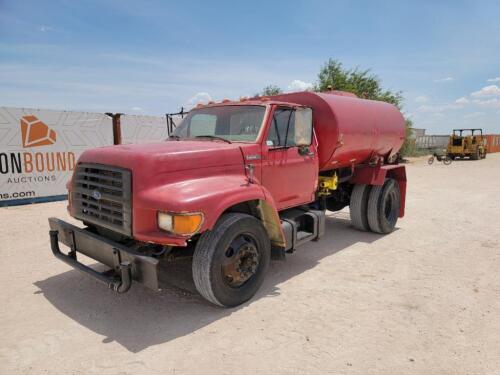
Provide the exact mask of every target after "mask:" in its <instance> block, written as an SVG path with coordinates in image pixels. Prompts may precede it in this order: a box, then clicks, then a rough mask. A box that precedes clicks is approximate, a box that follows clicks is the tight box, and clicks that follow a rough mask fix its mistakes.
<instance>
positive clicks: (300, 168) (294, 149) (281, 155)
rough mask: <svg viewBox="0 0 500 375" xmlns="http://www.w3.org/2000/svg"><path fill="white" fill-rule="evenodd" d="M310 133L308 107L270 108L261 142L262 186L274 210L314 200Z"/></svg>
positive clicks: (313, 153)
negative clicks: (267, 122) (270, 111)
mask: <svg viewBox="0 0 500 375" xmlns="http://www.w3.org/2000/svg"><path fill="white" fill-rule="evenodd" d="M312 134H313V130H312V110H311V109H310V108H306V107H296V108H292V107H284V106H276V107H275V108H273V113H272V115H271V120H270V122H269V126H268V129H267V134H266V137H265V139H264V142H263V145H262V156H263V157H262V185H263V186H264V187H266V188H267V190H268V191H269V192H270V193H271V195H272V197H273V199H274V201H275V204H276V205H277V208H278V210H282V209H285V208H288V207H294V206H298V205H301V204H305V203H309V202H312V201H313V200H314V199H315V192H316V189H317V186H318V155H317V152H316V151H317V150H316V145H315V144H314V142H313V141H312V138H313V137H312Z"/></svg>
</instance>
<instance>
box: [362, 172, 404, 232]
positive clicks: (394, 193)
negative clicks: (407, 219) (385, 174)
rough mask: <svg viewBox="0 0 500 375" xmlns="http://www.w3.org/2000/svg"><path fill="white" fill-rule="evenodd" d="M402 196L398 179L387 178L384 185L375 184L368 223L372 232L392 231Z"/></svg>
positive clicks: (371, 196)
mask: <svg viewBox="0 0 500 375" xmlns="http://www.w3.org/2000/svg"><path fill="white" fill-rule="evenodd" d="M400 206H401V196H400V192H399V185H398V183H397V181H396V180H394V179H392V178H387V179H386V180H385V182H384V184H383V185H375V186H373V187H372V189H371V192H370V198H369V199H368V215H367V216H368V224H369V226H370V229H371V230H372V232H375V233H382V234H385V233H390V232H392V231H393V229H394V227H395V226H396V223H397V221H398V217H399V209H400Z"/></svg>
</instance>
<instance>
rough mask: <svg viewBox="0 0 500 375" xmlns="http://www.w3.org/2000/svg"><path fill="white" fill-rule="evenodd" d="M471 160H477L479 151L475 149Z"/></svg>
mask: <svg viewBox="0 0 500 375" xmlns="http://www.w3.org/2000/svg"><path fill="white" fill-rule="evenodd" d="M471 159H472V160H479V149H478V148H476V150H475V151H474V152H473V153H472V155H471Z"/></svg>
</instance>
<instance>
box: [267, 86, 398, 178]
mask: <svg viewBox="0 0 500 375" xmlns="http://www.w3.org/2000/svg"><path fill="white" fill-rule="evenodd" d="M272 98H273V99H276V100H280V101H285V102H291V103H297V104H302V105H305V106H308V107H311V108H312V109H313V113H314V115H313V116H314V118H313V121H314V129H315V132H316V137H317V138H318V154H319V168H320V171H326V170H329V169H334V168H340V167H346V166H350V165H352V164H353V163H354V164H363V163H366V162H368V161H370V159H372V158H374V157H384V158H393V157H394V156H395V154H396V153H397V152H398V151H399V149H400V148H401V146H402V145H403V142H404V139H405V120H404V118H403V116H402V114H401V112H400V111H399V110H398V109H397V108H396V107H395V106H393V105H392V104H388V103H385V102H381V101H375V100H366V99H360V98H358V97H356V96H355V95H354V94H350V93H345V92H340V91H332V92H323V93H316V92H297V93H291V94H283V95H276V96H273V97H272Z"/></svg>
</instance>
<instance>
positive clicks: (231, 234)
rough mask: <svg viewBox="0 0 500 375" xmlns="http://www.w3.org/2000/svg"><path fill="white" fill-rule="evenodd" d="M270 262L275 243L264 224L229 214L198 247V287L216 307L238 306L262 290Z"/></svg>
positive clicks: (195, 264)
mask: <svg viewBox="0 0 500 375" xmlns="http://www.w3.org/2000/svg"><path fill="white" fill-rule="evenodd" d="M270 259H271V243H270V240H269V237H268V235H267V232H266V229H265V228H264V226H263V225H262V223H261V222H260V221H259V220H258V219H257V218H255V217H253V216H250V215H247V214H242V213H229V214H225V215H223V216H221V218H220V219H219V221H218V222H217V224H216V225H215V227H214V228H213V229H212V230H211V231H207V232H205V233H203V234H202V235H201V237H200V239H199V240H198V243H197V244H196V248H195V251H194V255H193V266H192V267H193V279H194V284H195V286H196V289H197V290H198V292H199V293H200V294H201V295H202V296H203V297H204V298H205V299H207V300H208V301H210V302H212V303H213V304H215V305H219V306H223V307H232V306H237V305H240V304H242V303H243V302H246V301H248V300H249V299H250V298H252V297H253V296H254V295H255V293H256V292H257V290H258V289H259V288H260V286H261V285H262V282H263V281H264V276H265V273H266V271H267V268H268V266H269V262H270Z"/></svg>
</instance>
